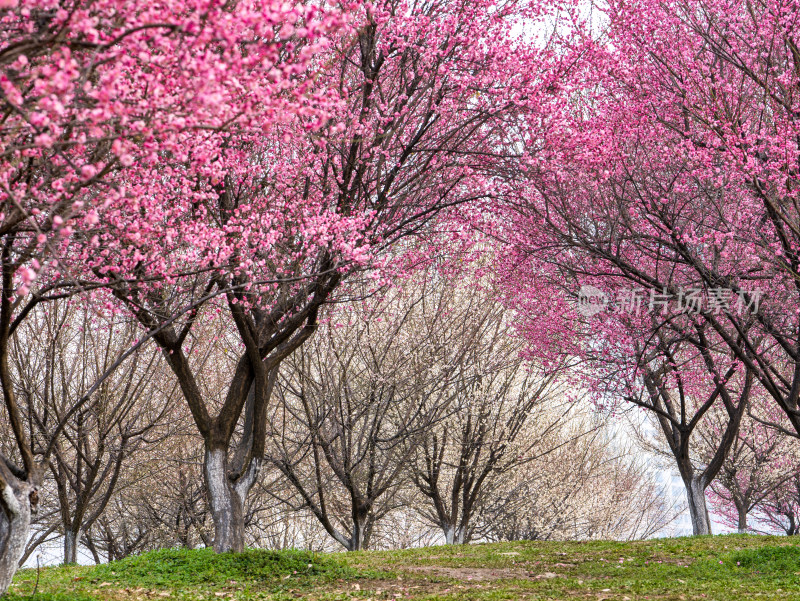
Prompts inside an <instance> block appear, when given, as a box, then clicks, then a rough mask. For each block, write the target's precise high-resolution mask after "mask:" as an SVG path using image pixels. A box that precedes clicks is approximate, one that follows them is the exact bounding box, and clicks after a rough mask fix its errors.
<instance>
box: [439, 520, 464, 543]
mask: <svg viewBox="0 0 800 601" xmlns="http://www.w3.org/2000/svg"><path fill="white" fill-rule="evenodd" d="M442 531H443V532H444V544H446V545H463V544H464V542H465V541H466V539H467V529H466V528H463V527H462V528H459V527H457V526H455V525H453V524H447V525H446V526H443V527H442Z"/></svg>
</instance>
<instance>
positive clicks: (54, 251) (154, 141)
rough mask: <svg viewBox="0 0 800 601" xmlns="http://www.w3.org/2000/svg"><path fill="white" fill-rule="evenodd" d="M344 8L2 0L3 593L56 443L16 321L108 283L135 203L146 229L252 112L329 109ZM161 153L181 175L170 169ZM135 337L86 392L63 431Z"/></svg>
mask: <svg viewBox="0 0 800 601" xmlns="http://www.w3.org/2000/svg"><path fill="white" fill-rule="evenodd" d="M342 23H343V19H342V18H341V16H338V15H337V13H336V12H335V11H326V10H322V9H320V8H319V7H316V6H311V5H308V6H303V5H297V6H289V5H281V4H273V3H271V2H262V1H260V0H252V1H251V0H242V1H239V2H234V3H226V2H217V1H215V0H186V1H184V2H138V1H134V2H127V1H125V2H123V1H119V0H104V1H100V2H88V1H87V2H84V1H81V0H75V1H74V2H66V3H57V2H54V1H52V0H31V1H28V2H25V3H24V4H22V5H19V3H18V2H16V1H14V0H11V1H8V2H3V3H1V4H0V62H1V63H2V64H3V72H2V74H0V107H1V109H2V114H3V128H2V130H1V131H0V136H2V141H3V150H2V161H0V245H1V248H0V259H1V260H2V272H1V273H0V288H1V289H0V386H2V389H3V397H4V402H5V407H6V410H7V417H8V424H9V427H10V429H11V431H12V433H13V439H14V441H15V452H14V453H13V454H12V456H10V457H3V458H2V460H0V594H2V593H3V592H4V591H5V590H6V589H7V587H8V585H9V583H10V580H11V577H12V576H13V574H14V572H15V571H16V568H17V562H18V560H19V557H20V556H21V554H22V552H23V551H24V547H25V544H26V542H27V538H28V531H29V525H30V519H31V513H32V512H34V511H35V510H36V508H37V505H38V495H39V486H40V484H41V476H42V470H43V462H44V461H46V460H47V458H48V455H49V454H50V453H51V452H52V444H51V445H50V448H48V449H45V450H44V451H43V455H42V456H37V455H35V454H34V451H33V448H32V447H31V442H30V440H29V439H28V436H27V434H26V432H25V429H24V427H23V423H22V420H21V417H20V409H19V406H18V403H17V399H16V398H15V394H14V388H13V385H12V377H11V374H10V371H9V359H8V357H9V348H10V345H11V341H12V338H13V337H14V336H15V334H16V332H17V329H18V326H19V325H20V324H21V323H22V322H23V321H24V320H25V319H26V317H27V316H28V315H29V314H30V312H31V310H32V309H33V308H34V307H36V306H37V305H39V304H40V303H43V302H46V301H48V300H51V299H54V298H61V297H64V296H68V295H72V294H75V293H80V292H87V291H90V290H92V289H93V288H97V287H98V286H100V285H105V284H106V283H107V281H106V280H107V277H106V276H104V278H103V279H102V280H100V279H98V278H97V277H96V276H97V272H98V270H100V269H101V268H100V257H105V256H107V255H112V256H117V257H119V256H122V255H123V254H124V250H120V248H121V247H120V245H119V244H116V241H113V240H111V239H110V238H108V237H104V232H108V231H109V230H108V228H109V226H110V227H113V226H115V225H119V226H122V225H123V224H122V223H121V222H119V221H115V219H117V218H118V216H119V215H120V214H121V213H125V214H128V215H129V216H132V215H136V218H135V219H134V218H131V219H130V220H129V222H128V223H127V224H125V225H124V229H125V230H126V231H127V232H128V234H129V235H130V236H137V235H138V236H141V231H142V229H141V228H142V224H147V223H148V221H147V218H146V215H145V212H146V211H147V210H148V208H150V209H152V208H154V207H155V205H152V204H149V203H150V202H151V201H152V199H153V198H161V199H162V200H163V197H162V196H159V193H158V190H159V188H160V187H162V188H163V187H168V186H177V187H178V188H181V187H185V188H186V189H187V190H188V189H190V188H191V187H192V184H191V182H192V181H194V180H195V178H197V177H199V176H200V175H201V173H205V172H204V170H205V169H207V167H208V160H210V159H209V157H210V155H209V154H208V149H207V146H204V144H206V145H211V148H214V146H213V145H214V144H218V142H219V139H220V136H221V135H222V133H223V132H225V131H226V130H227V129H228V128H229V127H231V126H232V125H233V124H234V123H238V122H241V121H248V123H249V124H250V125H251V126H253V127H255V126H256V125H257V126H258V127H260V128H261V130H262V131H266V130H269V129H270V127H271V126H272V124H275V123H279V122H280V121H282V120H283V119H284V115H285V114H288V115H294V114H297V113H302V114H308V115H311V114H317V113H319V111H320V109H319V106H318V105H319V104H320V103H319V102H317V99H315V97H314V96H313V94H311V93H310V92H309V90H308V85H307V84H305V83H304V78H303V77H302V74H303V73H305V72H306V70H307V68H308V66H309V64H310V62H311V61H312V59H313V56H314V54H315V53H316V52H318V51H319V50H321V49H322V48H325V47H326V44H327V42H326V39H327V38H326V36H327V35H328V34H329V33H331V32H332V31H334V30H335V29H338V28H339V27H341V26H342ZM189 148H191V151H189ZM189 152H191V153H193V155H192V158H193V161H190V160H189V156H188V154H187V153H189ZM162 165H168V166H170V167H171V168H173V169H175V170H176V173H178V174H179V175H180V176H181V177H173V178H172V179H170V180H169V181H167V180H166V179H165V178H168V177H169V173H167V172H165V171H164V170H163V169H161V168H160V167H161V166H162ZM156 166H159V169H155V167H156ZM148 177H150V178H152V179H151V180H150V181H149V184H150V185H143V184H142V182H146V181H147V178H148ZM137 185H138V186H139V187H137ZM190 197H191V194H187V195H186V199H187V202H191V200H189V198H190ZM150 216H151V217H152V216H153V213H151V214H150ZM101 238H103V240H102V241H101ZM152 243H154V241H153V239H152V238H151V244H152ZM101 244H104V247H103V248H100V245H101ZM115 253H116V254H115ZM90 254H91V257H92V259H93V260H89V256H90ZM140 259H141V257H126V258H125V261H129V263H128V265H134V264H136V263H137V262H139V261H140ZM87 266H88V267H89V268H92V267H93V268H94V270H91V269H89V270H87ZM153 267H155V266H153ZM151 273H152V272H151ZM131 277H132V278H136V277H138V276H137V275H136V274H131ZM143 340H144V338H142V339H141V340H140V341H139V342H137V344H136V345H135V347H134V348H136V347H138V346H139V345H140V344H141V343H142V342H143ZM133 350H134V349H129V351H126V353H124V354H123V356H121V357H120V358H119V360H118V361H116V362H114V363H113V365H112V366H111V367H110V368H109V369H108V370H106V372H105V373H104V374H102V375H101V377H100V378H99V379H98V381H97V382H95V384H94V385H93V386H90V387H89V388H88V390H87V392H86V393H85V394H84V395H83V396H82V397H81V398H80V399H75V400H74V403H73V404H72V409H71V410H69V411H67V412H66V414H65V415H63V416H62V417H61V420H60V422H59V424H57V425H55V427H54V430H53V440H55V439H56V438H57V437H58V435H59V433H60V432H62V431H63V428H64V425H65V424H66V422H67V420H69V419H70V418H71V416H72V415H73V414H74V412H75V411H78V410H79V408H80V407H81V406H82V405H83V404H85V403H86V402H87V401H88V399H89V398H90V397H91V395H92V394H93V393H94V391H95V390H96V389H97V387H98V386H99V385H100V383H101V381H102V380H103V379H104V378H105V377H107V376H108V374H109V373H110V372H111V370H112V369H113V368H114V367H115V366H117V365H119V364H120V363H121V362H122V360H123V359H124V358H125V356H127V355H128V354H129V353H130V352H133Z"/></svg>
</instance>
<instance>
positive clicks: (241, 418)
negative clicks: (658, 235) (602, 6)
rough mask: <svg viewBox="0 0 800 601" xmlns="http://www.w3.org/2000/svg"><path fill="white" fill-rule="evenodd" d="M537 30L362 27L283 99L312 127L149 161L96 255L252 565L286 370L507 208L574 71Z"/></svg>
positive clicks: (421, 24)
mask: <svg viewBox="0 0 800 601" xmlns="http://www.w3.org/2000/svg"><path fill="white" fill-rule="evenodd" d="M538 12H539V7H538V6H537V5H536V4H529V3H527V2H516V1H512V2H507V3H502V4H497V3H495V2H489V1H480V2H466V1H462V0H459V1H449V0H448V1H445V0H435V1H432V2H429V3H425V4H422V5H420V4H417V3H405V2H401V3H399V4H397V3H392V2H378V3H375V4H374V5H370V6H365V7H361V8H358V9H357V10H356V9H355V8H354V9H353V11H351V15H352V18H353V27H352V28H351V29H349V30H347V31H345V32H343V33H342V34H340V35H338V36H332V38H331V43H330V44H329V45H328V46H327V47H326V48H318V49H317V50H318V51H317V52H316V54H315V55H314V58H313V60H312V61H311V62H310V63H309V65H308V69H307V70H306V71H305V74H304V75H302V74H300V75H297V76H296V77H295V78H294V80H296V81H297V85H296V87H293V88H291V89H287V90H286V93H285V94H284V95H279V98H280V99H283V98H284V96H285V95H289V96H290V97H291V94H297V95H299V96H298V100H297V101H296V102H295V104H300V108H299V109H298V110H295V111H293V112H287V111H283V112H280V111H276V109H275V107H274V106H271V105H268V106H266V107H264V106H262V104H261V103H259V102H255V103H253V105H252V106H250V105H248V106H247V107H246V110H244V111H243V114H242V116H241V117H240V118H237V116H238V113H237V112H236V111H235V110H234V109H235V105H234V108H232V109H231V114H230V123H228V125H227V127H226V128H225V129H224V131H222V132H217V131H215V130H212V131H208V130H202V131H199V132H198V131H192V133H191V135H187V137H186V138H184V139H182V140H181V141H180V145H176V146H175V147H173V148H171V149H170V150H169V151H168V152H167V151H164V152H161V153H157V154H146V153H145V154H144V155H143V156H142V167H141V168H140V169H137V170H136V172H134V173H131V174H130V175H129V176H127V179H126V181H125V184H126V190H127V194H128V198H129V199H130V200H129V201H128V202H125V203H119V204H117V205H116V206H114V207H110V208H109V210H108V211H106V212H105V213H104V218H105V220H106V221H105V223H104V229H103V231H102V232H100V233H98V234H97V235H98V238H96V239H94V241H92V240H91V239H89V240H87V242H88V243H87V245H86V246H85V248H84V249H83V250H82V253H81V256H82V258H83V259H84V260H85V261H87V263H88V264H89V265H90V266H91V267H92V269H93V271H94V274H95V278H96V279H95V281H96V282H98V283H100V284H102V285H104V286H106V287H108V288H110V289H111V290H112V291H113V294H114V295H115V297H116V299H117V301H118V303H119V305H120V306H123V307H125V308H126V309H127V310H129V311H130V312H131V314H132V315H134V316H135V317H136V319H138V320H139V322H140V323H141V324H142V325H143V326H144V328H145V329H146V330H147V331H148V332H150V333H152V336H153V339H154V340H155V342H156V343H157V344H158V345H159V346H160V347H161V349H162V350H163V354H164V358H165V360H166V361H167V363H168V364H169V365H170V367H171V369H172V371H173V372H174V374H175V376H176V378H177V381H178V382H179V384H180V387H181V390H182V393H183V396H184V399H185V400H186V402H187V404H188V406H189V408H190V409H191V412H192V415H193V417H194V421H195V424H196V425H197V428H198V431H199V433H200V434H201V436H202V438H203V441H204V445H205V469H204V473H205V480H206V485H207V488H208V492H209V500H210V506H211V513H212V516H213V518H214V525H215V539H214V548H215V549H216V550H217V551H227V550H241V549H242V548H243V545H244V522H243V519H242V516H243V515H244V513H245V512H244V508H245V503H246V499H247V496H248V493H249V491H250V489H251V488H252V486H253V484H254V482H255V481H256V479H257V478H258V474H259V471H260V469H261V465H262V463H263V455H264V448H265V437H266V425H267V404H268V401H269V398H270V394H271V391H272V387H273V385H274V382H275V378H276V374H277V369H278V367H279V365H280V364H281V362H282V361H283V360H284V359H285V358H286V357H287V356H288V355H289V354H290V353H292V352H293V351H294V350H295V349H297V348H298V347H299V346H300V345H302V344H303V342H304V341H305V340H307V339H308V338H309V336H311V335H312V334H313V332H314V330H315V329H316V327H317V324H318V322H319V319H320V315H321V311H322V310H323V306H324V305H325V304H326V303H328V302H330V301H332V300H334V299H335V298H336V293H337V290H338V289H339V287H340V285H341V283H342V282H343V281H344V280H345V279H346V278H348V277H351V276H352V275H353V274H356V273H364V272H366V271H370V270H371V271H372V273H373V274H375V275H376V277H377V278H379V279H380V277H381V274H382V273H383V275H386V274H387V273H390V272H391V269H401V268H402V267H398V265H400V264H401V262H400V261H398V260H397V257H398V256H400V255H402V254H403V252H406V251H407V252H412V249H413V252H418V251H419V249H420V248H422V247H424V246H425V245H424V244H423V245H420V244H417V245H414V244H412V243H411V242H410V241H409V242H408V243H406V242H402V243H401V241H403V240H408V239H409V237H410V236H418V235H432V234H433V233H435V232H436V231H437V230H438V229H439V228H437V227H436V225H435V219H436V217H437V215H439V214H440V213H441V212H443V211H446V210H454V209H453V208H454V207H460V206H464V205H467V204H470V203H478V202H481V201H482V202H486V203H492V202H494V199H495V197H496V195H497V190H496V187H495V182H494V179H493V178H494V177H495V176H496V175H497V173H499V172H500V171H501V169H503V168H505V167H506V165H507V164H509V163H512V162H514V161H518V160H519V158H520V156H521V153H520V151H519V149H518V148H517V146H516V143H517V138H518V136H517V133H516V129H515V127H514V124H516V123H518V122H519V115H520V114H521V113H522V112H526V113H532V112H535V111H539V110H542V109H541V107H542V106H543V101H542V99H543V98H546V97H547V96H548V94H550V89H551V88H550V84H551V82H552V81H553V80H554V79H557V78H558V77H559V76H560V69H564V68H568V64H564V63H563V62H562V61H560V60H559V57H557V56H555V55H554V54H553V51H552V49H550V48H549V47H548V46H546V45H541V44H539V43H538V42H537V41H535V40H526V39H524V38H521V37H520V36H517V35H516V34H515V33H514V30H513V27H514V25H515V24H517V23H520V22H522V21H526V20H527V21H529V22H530V21H532V20H533V19H538V18H539V15H538ZM281 31H282V30H281ZM512 59H513V60H512ZM562 65H563V67H562ZM292 73H294V71H292ZM266 75H267V80H269V78H270V77H272V74H271V72H268V73H267V74H266ZM248 77H251V75H248ZM294 80H293V81H294ZM300 100H306V101H307V104H305V105H304V104H302V102H300ZM293 106H294V105H293ZM279 108H280V107H279ZM264 112H266V113H267V117H269V118H270V119H271V120H267V121H265V117H264V114H263V113H264ZM275 115H277V116H278V117H275ZM267 125H268V126H267ZM142 150H146V147H145V146H142ZM390 251H392V253H393V254H389V253H390ZM421 252H422V254H425V252H429V251H421ZM392 260H394V261H396V262H395V264H394V265H393V266H390V265H389V264H388V263H389V262H390V261H392ZM411 263H413V261H406V262H405V263H403V264H411ZM209 319H219V320H222V321H223V322H224V323H226V324H227V326H228V327H229V331H230V332H231V333H232V335H231V337H230V340H227V341H221V342H220V346H219V348H218V351H219V352H220V353H223V354H224V355H225V356H226V357H231V359H230V363H229V365H230V372H229V377H230V379H229V383H228V386H227V392H226V394H225V395H224V398H215V396H214V395H213V394H210V393H209V387H208V386H207V384H206V382H205V381H204V378H205V374H204V373H203V370H202V368H201V367H200V366H199V363H198V362H197V361H196V360H195V358H193V357H192V356H191V355H190V354H189V353H187V351H186V344H187V342H188V341H190V340H191V337H192V336H193V335H194V334H193V332H194V328H195V325H196V324H197V323H198V322H200V321H205V320H209Z"/></svg>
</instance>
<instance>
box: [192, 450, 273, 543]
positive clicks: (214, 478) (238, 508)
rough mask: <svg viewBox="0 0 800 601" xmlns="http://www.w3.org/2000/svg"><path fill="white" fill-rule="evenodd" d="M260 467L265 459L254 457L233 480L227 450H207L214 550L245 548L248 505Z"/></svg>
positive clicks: (207, 484) (207, 485)
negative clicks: (240, 474)
mask: <svg viewBox="0 0 800 601" xmlns="http://www.w3.org/2000/svg"><path fill="white" fill-rule="evenodd" d="M260 469H261V460H260V459H253V460H252V461H251V462H250V465H249V467H248V469H247V472H246V473H245V474H244V475H242V476H241V477H240V478H239V479H237V480H236V481H235V482H232V481H231V480H230V478H229V477H228V458H227V454H226V452H225V450H224V449H210V450H206V460H205V470H204V472H205V479H206V488H207V490H208V500H209V504H210V506H211V516H212V518H213V520H214V551H216V552H217V553H225V552H227V551H232V552H234V553H240V552H242V551H244V542H245V538H244V514H245V512H244V507H245V503H246V501H247V495H248V494H249V492H250V489H252V488H253V484H255V481H256V478H257V476H258V472H259V471H260Z"/></svg>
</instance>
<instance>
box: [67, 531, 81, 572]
mask: <svg viewBox="0 0 800 601" xmlns="http://www.w3.org/2000/svg"><path fill="white" fill-rule="evenodd" d="M79 540H80V531H78V532H74V531H72V530H65V531H64V563H65V564H70V563H78V541H79Z"/></svg>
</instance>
